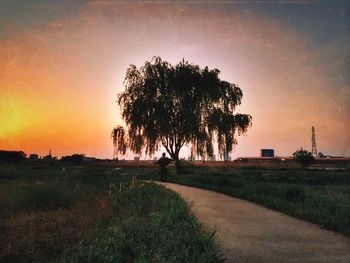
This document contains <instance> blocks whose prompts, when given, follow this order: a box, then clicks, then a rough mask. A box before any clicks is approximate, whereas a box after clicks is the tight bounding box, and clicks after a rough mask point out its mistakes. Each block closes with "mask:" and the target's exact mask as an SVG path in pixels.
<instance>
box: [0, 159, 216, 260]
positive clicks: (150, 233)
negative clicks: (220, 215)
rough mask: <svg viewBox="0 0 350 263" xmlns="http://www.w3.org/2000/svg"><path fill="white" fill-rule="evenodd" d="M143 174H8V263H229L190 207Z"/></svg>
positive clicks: (57, 168)
mask: <svg viewBox="0 0 350 263" xmlns="http://www.w3.org/2000/svg"><path fill="white" fill-rule="evenodd" d="M140 171H141V170H138V169H136V170H134V169H129V170H118V169H114V168H97V167H74V166H65V167H62V166H61V165H59V164H55V165H47V166H45V165H37V166H33V165H28V164H23V165H21V166H15V165H13V166H4V165H2V166H0V262H221V261H222V260H221V259H219V257H218V252H217V251H218V249H217V243H216V242H215V240H214V238H213V233H207V232H204V231H202V228H201V225H200V224H199V223H198V222H197V220H196V218H194V216H193V215H192V214H191V213H190V212H189V208H188V206H187V205H186V203H185V202H184V200H182V199H181V198H180V197H179V196H178V195H177V194H175V193H174V192H171V191H169V190H167V189H165V188H164V187H162V186H158V185H155V184H147V183H140V182H135V181H132V180H131V177H132V175H135V174H140Z"/></svg>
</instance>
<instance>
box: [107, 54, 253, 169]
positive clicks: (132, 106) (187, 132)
mask: <svg viewBox="0 0 350 263" xmlns="http://www.w3.org/2000/svg"><path fill="white" fill-rule="evenodd" d="M219 74H220V71H219V70H218V69H213V70H210V69H208V67H205V68H204V69H201V68H200V67H199V66H198V65H193V64H190V63H188V62H187V61H185V60H182V61H181V62H179V63H178V64H176V65H174V66H173V65H171V64H170V63H169V62H167V61H163V60H162V59H161V58H160V57H154V58H153V59H152V61H151V62H148V61H147V62H145V65H144V66H141V67H140V68H137V67H136V66H135V65H130V67H129V68H128V69H127V72H126V77H125V80H124V86H125V90H124V92H122V93H120V94H118V104H119V106H120V108H121V113H122V118H123V119H124V121H125V123H126V128H127V136H124V140H123V142H122V143H121V145H123V147H121V148H120V151H119V152H121V153H122V152H123V151H124V146H125V147H126V148H129V149H130V150H131V151H133V152H134V153H137V154H140V153H141V152H142V151H143V150H145V152H146V154H150V155H151V154H153V153H154V152H155V151H157V150H159V149H160V146H161V145H162V146H163V147H164V148H165V150H166V151H167V152H168V154H169V155H170V156H171V158H173V159H174V160H175V164H176V167H177V171H178V172H181V167H180V161H179V153H180V150H181V148H182V147H183V146H184V145H188V146H191V147H192V148H191V152H192V153H194V154H196V155H197V156H201V157H211V156H212V155H213V142H214V141H217V143H218V150H219V155H220V156H221V157H222V156H223V155H224V153H225V152H227V153H229V152H231V151H232V149H233V146H234V145H235V144H237V140H236V136H237V135H241V134H243V133H245V132H246V131H247V129H248V127H250V126H251V121H252V117H251V116H250V115H246V114H239V113H238V114H234V112H235V110H236V107H237V106H238V105H240V104H241V99H242V95H243V93H242V90H241V89H240V88H239V87H238V85H236V84H232V83H229V82H227V81H223V80H221V79H220V78H219ZM120 127H121V126H119V129H122V130H123V131H124V128H120ZM113 134H116V135H117V136H113ZM118 134H119V133H115V130H113V133H112V137H113V138H114V140H115V138H117V140H118V138H119V139H120V138H121V137H120V136H119V135H118ZM124 134H126V132H125V131H124ZM118 136H119V137H118ZM124 152H125V151H124Z"/></svg>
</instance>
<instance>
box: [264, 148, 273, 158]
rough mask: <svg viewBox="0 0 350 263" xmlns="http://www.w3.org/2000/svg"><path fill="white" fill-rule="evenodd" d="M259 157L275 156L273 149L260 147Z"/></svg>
mask: <svg viewBox="0 0 350 263" xmlns="http://www.w3.org/2000/svg"><path fill="white" fill-rule="evenodd" d="M261 157H275V150H274V149H261Z"/></svg>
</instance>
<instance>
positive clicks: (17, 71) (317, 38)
mask: <svg viewBox="0 0 350 263" xmlns="http://www.w3.org/2000/svg"><path fill="white" fill-rule="evenodd" d="M349 9H350V5H349V4H347V3H346V2H311V3H302V2H296V3H293V2H281V3H276V2H259V3H253V2H250V3H243V2H235V3H231V2H224V1H222V2H211V1H206V2H191V3H184V2H176V1H175V2H169V3H161V2H154V3H152V2H147V3H140V2H139V3H132V4H130V3H127V2H118V1H104V2H102V1H97V2H91V1H81V2H78V1H4V0H3V1H0V68H1V70H0V125H1V126H0V149H17V150H20V149H22V150H24V151H25V152H26V153H39V154H40V155H43V154H47V152H48V150H49V149H52V151H53V154H54V155H56V156H57V155H58V156H61V155H68V154H73V153H85V154H86V155H88V156H97V157H109V158H111V157H112V152H113V147H112V142H111V139H110V132H111V130H112V128H113V126H114V125H116V124H117V123H121V120H120V116H119V111H118V107H117V104H116V103H115V100H116V94H117V93H119V92H121V91H122V90H123V85H122V83H123V79H124V77H125V72H126V69H127V67H128V65H129V64H135V65H137V66H141V65H142V64H143V63H144V62H145V61H146V60H150V59H151V58H152V57H153V56H155V55H157V56H161V57H162V58H163V59H165V60H168V61H170V62H171V63H177V62H179V61H180V60H181V59H182V58H185V59H186V60H188V61H189V62H192V63H194V64H198V65H200V66H202V67H204V66H209V67H210V68H218V69H220V70H221V77H222V79H224V80H227V81H229V82H233V83H236V84H238V85H239V86H240V87H241V88H242V90H243V94H244V95H243V101H242V106H241V107H240V108H239V111H240V112H242V113H249V114H251V115H252V116H253V126H252V128H251V129H250V130H249V131H248V133H247V134H246V136H242V137H240V138H239V140H238V142H239V144H238V146H237V148H236V150H235V152H234V154H233V157H234V158H235V157H237V156H257V155H259V150H260V149H261V148H274V149H275V151H276V153H277V155H280V156H288V155H291V153H292V152H294V151H295V150H296V149H297V148H299V147H300V146H303V147H304V148H306V149H308V150H311V127H312V126H315V128H316V139H317V144H318V150H319V151H321V152H323V153H325V154H333V155H347V156H349V155H350V132H349V131H350V122H349V120H350V77H349V68H350V64H349V47H350V41H349ZM186 155H187V154H186V153H185V152H183V156H186Z"/></svg>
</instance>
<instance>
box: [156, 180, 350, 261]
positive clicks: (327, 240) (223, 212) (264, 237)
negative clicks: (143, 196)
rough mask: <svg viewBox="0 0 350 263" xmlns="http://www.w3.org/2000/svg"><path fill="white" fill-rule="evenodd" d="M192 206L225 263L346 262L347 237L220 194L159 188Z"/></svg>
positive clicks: (349, 240) (349, 251)
mask: <svg viewBox="0 0 350 263" xmlns="http://www.w3.org/2000/svg"><path fill="white" fill-rule="evenodd" d="M162 184H163V185H165V186H166V187H168V188H169V189H172V190H174V191H176V192H178V193H179V194H180V195H181V196H182V197H184V198H185V200H186V201H188V202H189V203H191V204H192V210H193V212H194V214H195V215H196V216H197V218H198V220H199V221H200V222H201V223H202V224H203V225H204V226H205V227H206V228H208V229H209V230H212V229H214V228H215V229H216V230H217V236H216V237H217V238H218V240H219V242H220V245H221V247H222V252H223V254H224V257H225V258H227V262H242V263H246V262H247V263H255V262H257V263H263V262H268V263H270V262H276V263H277V262H278V263H284V262H298V263H299V262H300V263H308V262H313V263H316V262H317V263H323V262H324V263H333V262H334V263H335V262H341V263H350V238H348V237H346V236H343V235H341V234H337V233H334V232H332V231H327V230H324V229H321V228H320V227H319V226H317V225H315V224H312V223H309V222H306V221H303V220H300V219H296V218H293V217H290V216H287V215H284V214H282V213H279V212H276V211H273V210H270V209H267V208H265V207H262V206H260V205H257V204H254V203H251V202H248V201H244V200H241V199H238V198H233V197H229V196H227V195H224V194H220V193H216V192H212V191H208V190H202V189H197V188H193V187H187V186H181V185H177V184H171V183H165V184H164V183H162Z"/></svg>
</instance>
